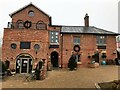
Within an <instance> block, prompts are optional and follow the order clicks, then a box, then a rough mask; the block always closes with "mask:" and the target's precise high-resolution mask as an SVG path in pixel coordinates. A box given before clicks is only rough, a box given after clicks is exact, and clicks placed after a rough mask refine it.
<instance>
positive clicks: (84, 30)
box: [61, 26, 120, 35]
mask: <svg viewBox="0 0 120 90" xmlns="http://www.w3.org/2000/svg"><path fill="white" fill-rule="evenodd" d="M61 33H66V34H67V33H68V34H69V33H79V34H80V33H81V34H106V35H120V34H119V33H114V32H111V31H107V30H104V29H100V28H96V27H94V26H89V27H85V26H62V28H61Z"/></svg>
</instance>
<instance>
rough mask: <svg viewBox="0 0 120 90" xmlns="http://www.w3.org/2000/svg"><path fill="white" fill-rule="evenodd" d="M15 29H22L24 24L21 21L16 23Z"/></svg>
mask: <svg viewBox="0 0 120 90" xmlns="http://www.w3.org/2000/svg"><path fill="white" fill-rule="evenodd" d="M17 28H19V29H23V28H24V22H23V21H22V20H18V21H17Z"/></svg>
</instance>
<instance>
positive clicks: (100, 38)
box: [96, 36, 106, 45]
mask: <svg viewBox="0 0 120 90" xmlns="http://www.w3.org/2000/svg"><path fill="white" fill-rule="evenodd" d="M96 43H97V44H99V45H104V44H106V36H96Z"/></svg>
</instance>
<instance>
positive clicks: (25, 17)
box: [12, 6, 49, 24]
mask: <svg viewBox="0 0 120 90" xmlns="http://www.w3.org/2000/svg"><path fill="white" fill-rule="evenodd" d="M30 10H33V11H34V12H35V16H34V17H30V16H28V12H29V11H30ZM18 20H23V21H26V20H30V21H32V23H37V22H38V21H39V20H41V21H43V22H44V23H46V24H49V17H48V16H46V15H45V14H44V13H42V12H41V11H39V10H38V9H36V8H35V7H33V6H29V7H27V8H25V9H23V10H22V11H20V12H19V13H17V14H15V15H13V16H12V22H17V21H18Z"/></svg>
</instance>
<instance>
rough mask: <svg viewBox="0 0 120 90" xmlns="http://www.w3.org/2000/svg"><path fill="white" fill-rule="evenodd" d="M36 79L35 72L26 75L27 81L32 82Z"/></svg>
mask: <svg viewBox="0 0 120 90" xmlns="http://www.w3.org/2000/svg"><path fill="white" fill-rule="evenodd" d="M35 79H36V77H35V71H32V72H31V73H30V74H25V81H32V80H35Z"/></svg>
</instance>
